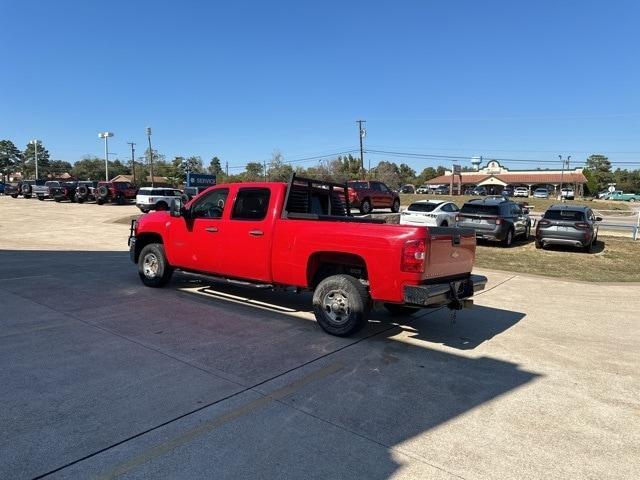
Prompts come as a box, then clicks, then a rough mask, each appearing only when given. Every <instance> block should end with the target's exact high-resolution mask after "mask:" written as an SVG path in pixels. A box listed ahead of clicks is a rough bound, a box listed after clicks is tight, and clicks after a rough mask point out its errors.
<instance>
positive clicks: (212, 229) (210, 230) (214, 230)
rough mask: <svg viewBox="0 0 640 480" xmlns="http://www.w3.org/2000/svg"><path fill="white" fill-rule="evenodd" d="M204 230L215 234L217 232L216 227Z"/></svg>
mask: <svg viewBox="0 0 640 480" xmlns="http://www.w3.org/2000/svg"><path fill="white" fill-rule="evenodd" d="M205 230H206V231H207V232H209V233H216V232H217V231H218V227H207V228H205Z"/></svg>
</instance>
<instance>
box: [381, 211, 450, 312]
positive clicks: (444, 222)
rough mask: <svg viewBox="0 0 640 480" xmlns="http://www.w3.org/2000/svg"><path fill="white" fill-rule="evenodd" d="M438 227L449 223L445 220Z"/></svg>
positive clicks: (446, 225)
mask: <svg viewBox="0 0 640 480" xmlns="http://www.w3.org/2000/svg"><path fill="white" fill-rule="evenodd" d="M440 226H441V227H448V226H449V222H447V221H446V220H444V221H443V222H442V223H441V224H440ZM390 305H393V304H390Z"/></svg>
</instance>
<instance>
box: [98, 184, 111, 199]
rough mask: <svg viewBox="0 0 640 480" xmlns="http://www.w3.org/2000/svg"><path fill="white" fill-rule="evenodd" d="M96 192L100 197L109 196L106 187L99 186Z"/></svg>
mask: <svg viewBox="0 0 640 480" xmlns="http://www.w3.org/2000/svg"><path fill="white" fill-rule="evenodd" d="M97 191H98V195H99V196H100V197H103V198H104V197H108V196H109V189H108V188H107V186H106V185H100V186H99V187H98V189H97Z"/></svg>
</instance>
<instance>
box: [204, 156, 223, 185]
mask: <svg viewBox="0 0 640 480" xmlns="http://www.w3.org/2000/svg"><path fill="white" fill-rule="evenodd" d="M207 170H208V172H209V173H210V174H211V175H215V176H216V179H222V178H223V177H224V170H222V161H221V160H220V159H219V158H218V157H216V156H214V157H213V158H212V159H211V161H210V162H209V166H208V167H207ZM216 181H217V180H216Z"/></svg>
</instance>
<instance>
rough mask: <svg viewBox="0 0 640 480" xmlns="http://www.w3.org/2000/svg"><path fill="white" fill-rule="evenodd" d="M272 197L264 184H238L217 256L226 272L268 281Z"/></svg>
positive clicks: (230, 275) (228, 274)
mask: <svg viewBox="0 0 640 480" xmlns="http://www.w3.org/2000/svg"><path fill="white" fill-rule="evenodd" d="M275 200H276V199H275V198H274V196H273V195H271V190H270V189H269V188H264V187H242V188H239V189H238V191H237V193H236V195H235V200H234V203H233V208H232V209H231V211H230V215H229V218H228V220H226V221H225V223H224V232H222V231H221V232H220V241H221V242H222V246H221V248H222V250H223V251H224V254H223V255H222V256H221V257H220V262H221V269H222V273H223V274H224V275H225V276H229V277H235V278H244V279H248V280H257V281H262V282H270V281H271V268H270V265H271V238H272V235H273V222H274V219H273V216H272V215H271V213H272V212H273V208H274V202H275Z"/></svg>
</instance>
